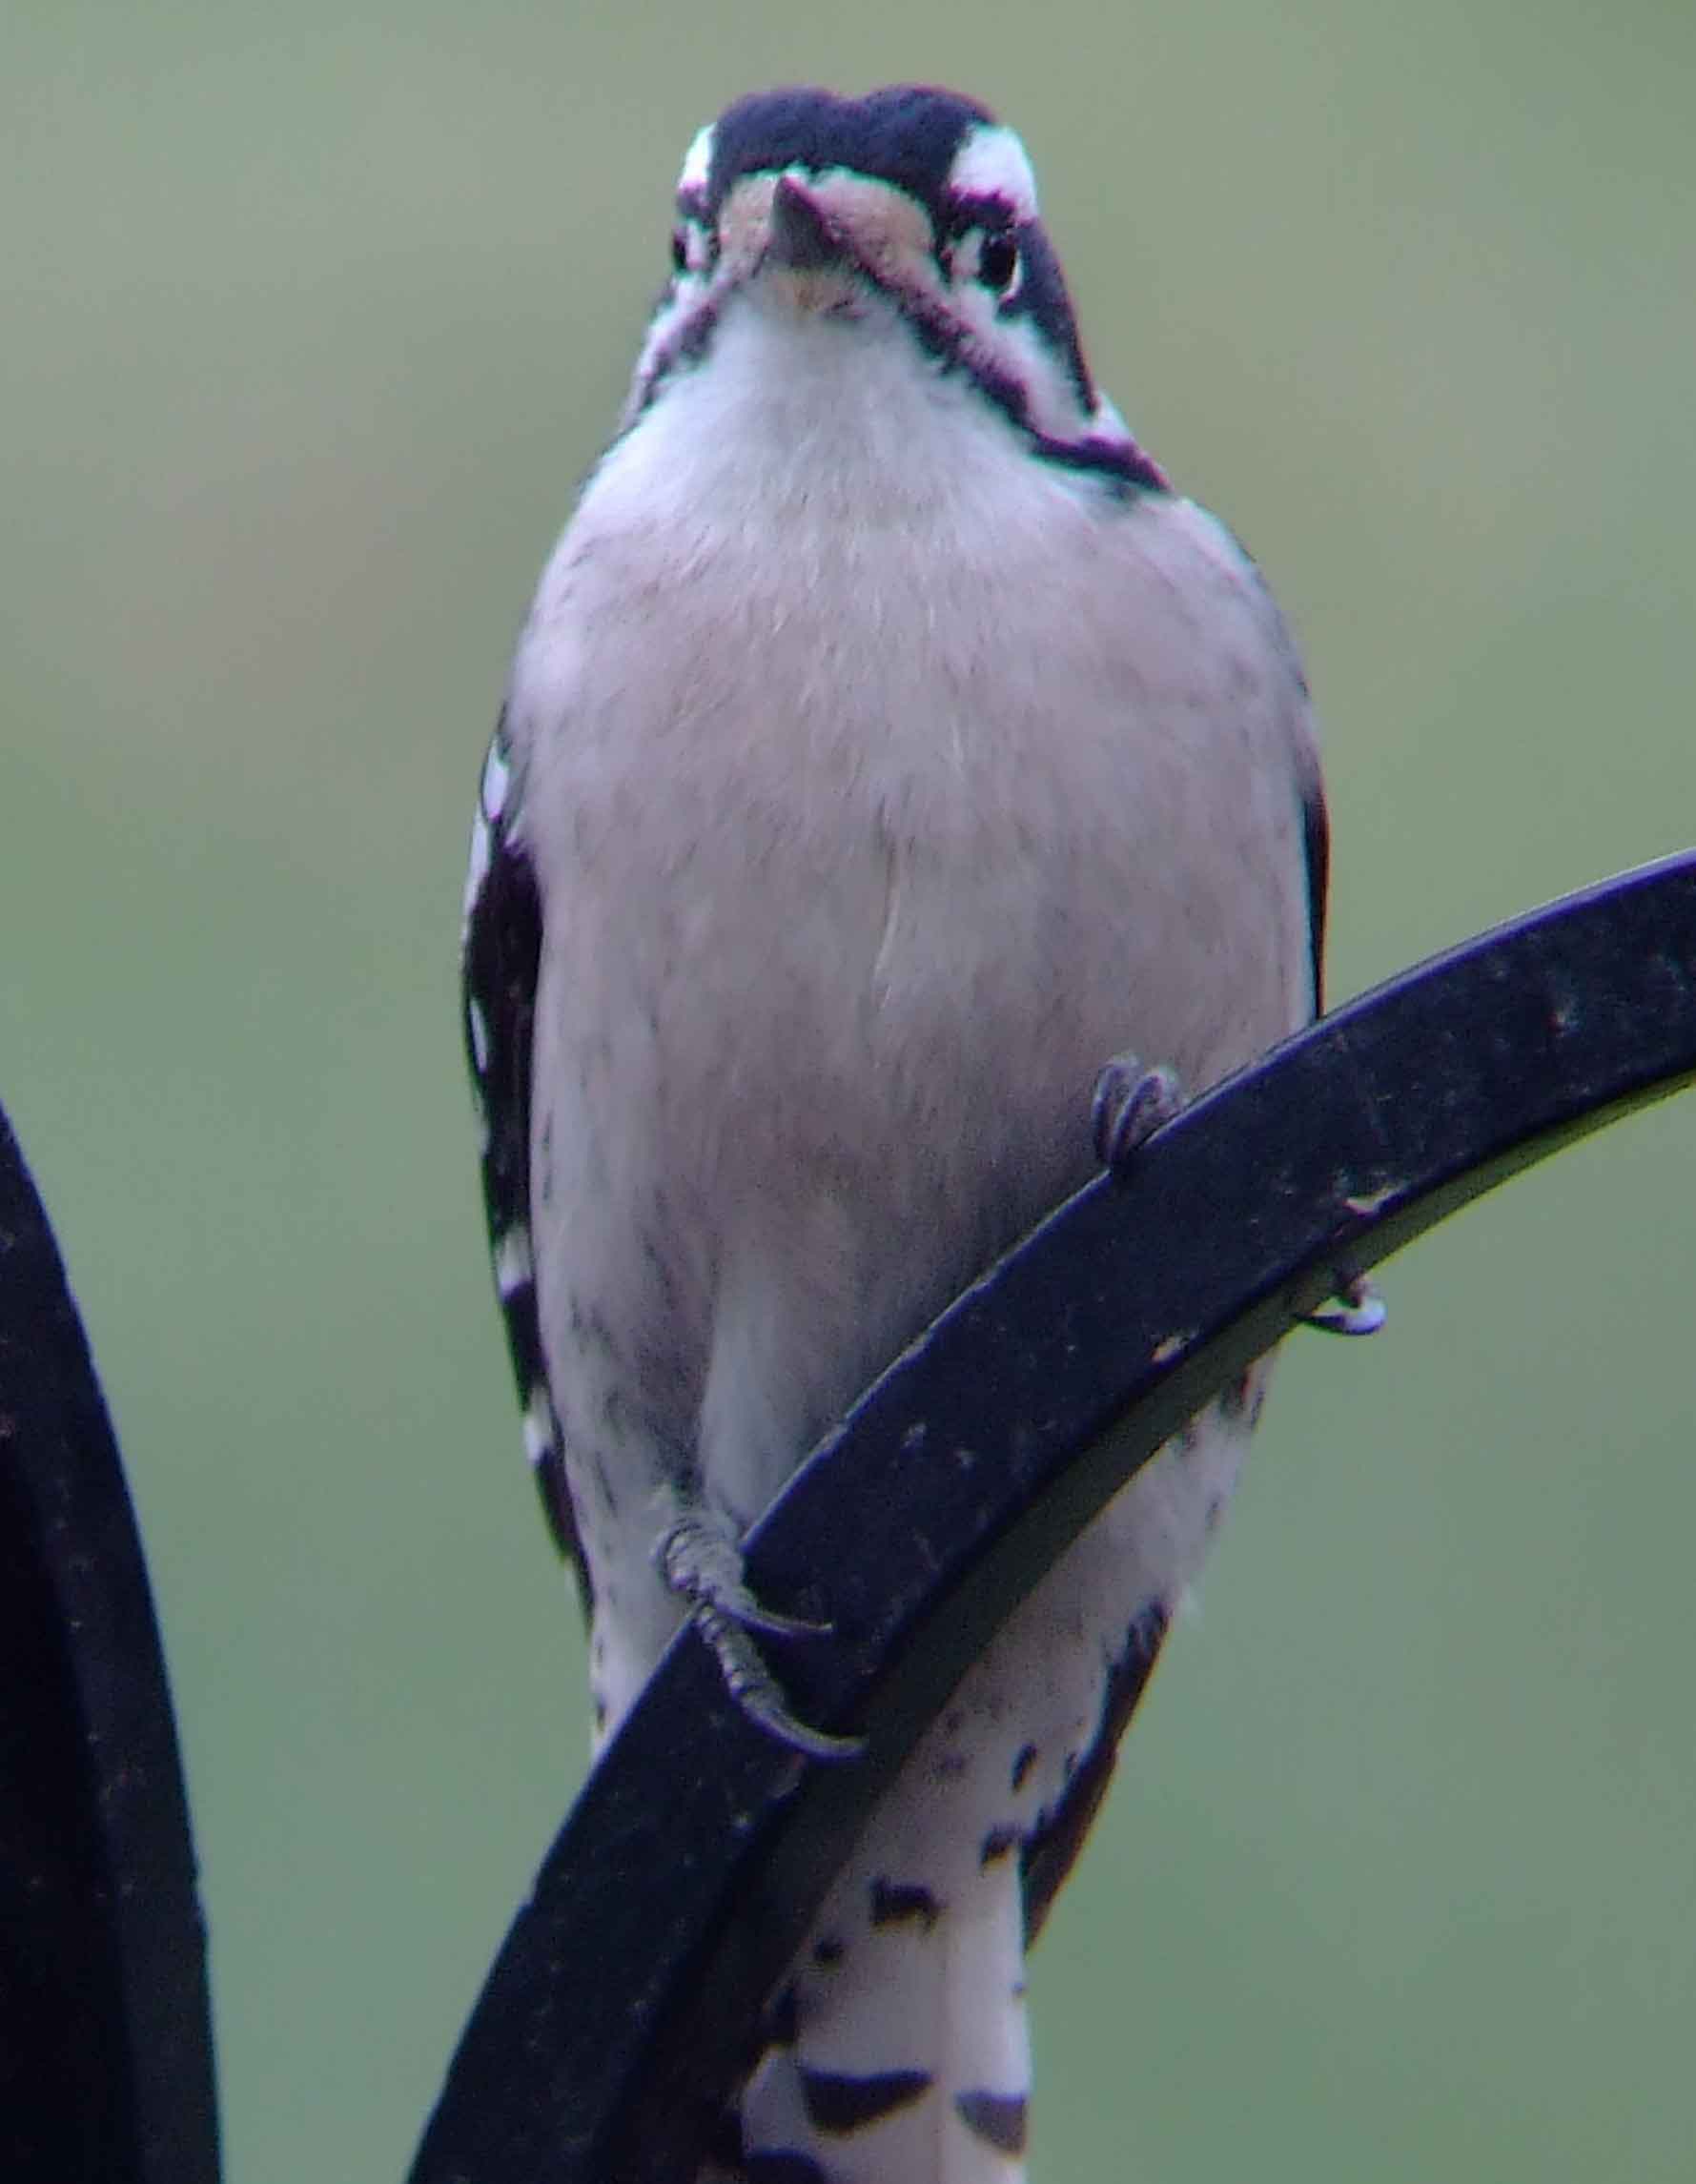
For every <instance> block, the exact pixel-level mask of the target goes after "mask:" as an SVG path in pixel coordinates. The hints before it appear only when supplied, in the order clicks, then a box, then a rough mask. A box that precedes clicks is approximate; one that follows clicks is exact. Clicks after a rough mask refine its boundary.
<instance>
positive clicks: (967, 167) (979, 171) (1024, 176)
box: [949, 121, 1036, 220]
mask: <svg viewBox="0 0 1696 2184" xmlns="http://www.w3.org/2000/svg"><path fill="white" fill-rule="evenodd" d="M949 188H950V191H956V192H958V193H959V194H961V195H962V196H968V197H999V198H1001V199H1002V201H1003V202H1004V203H1005V204H1006V205H1007V206H1008V207H1009V209H1010V210H1011V213H1012V214H1013V216H1014V217H1015V218H1016V219H1021V220H1033V219H1035V217H1036V177H1035V175H1034V174H1033V173H1032V172H1031V161H1030V159H1029V158H1028V156H1027V155H1026V152H1025V147H1024V146H1023V145H1022V144H1021V143H1020V142H1019V140H1018V137H1017V136H1016V135H1015V134H1014V133H1013V132H1012V131H1011V129H1005V128H1003V127H1002V125H1001V124H1000V123H999V122H991V121H984V122H979V124H978V125H977V127H976V128H975V129H973V130H971V132H970V133H968V135H967V136H966V139H965V141H964V142H963V143H962V144H961V146H960V149H959V151H958V152H956V153H954V163H953V165H952V166H951V167H950V169H949Z"/></svg>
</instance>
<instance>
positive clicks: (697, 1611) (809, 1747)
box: [689, 1602, 866, 1760]
mask: <svg viewBox="0 0 1696 2184" xmlns="http://www.w3.org/2000/svg"><path fill="white" fill-rule="evenodd" d="M689 1621H690V1622H691V1623H693V1624H694V1625H695V1628H696V1629H697V1630H698V1631H699V1632H700V1633H701V1635H702V1637H703V1638H704V1639H705V1641H706V1643H707V1644H708V1645H710V1646H711V1647H712V1651H713V1658H714V1660H716V1661H717V1663H718V1664H719V1672H720V1674H721V1675H722V1676H723V1677H724V1679H725V1690H726V1691H728V1692H729V1694H730V1696H731V1698H732V1699H734V1700H735V1702H736V1704H737V1705H738V1706H740V1707H741V1709H742V1711H743V1712H744V1713H745V1714H746V1716H747V1718H748V1720H749V1721H750V1722H754V1723H757V1724H758V1725H759V1726H760V1727H761V1728H763V1729H765V1730H766V1732H767V1734H768V1735H770V1736H773V1737H775V1738H776V1739H777V1741H778V1743H779V1744H780V1745H788V1746H789V1747H790V1749H791V1750H793V1751H798V1752H805V1753H806V1754H807V1758H808V1759H815V1760H851V1759H858V1757H859V1756H860V1754H861V1753H862V1752H863V1751H864V1750H865V1749H866V1745H865V1741H864V1739H862V1738H860V1737H833V1736H831V1735H830V1734H829V1732H828V1730H826V1729H815V1728H814V1727H813V1726H812V1725H811V1724H810V1723H807V1722H804V1721H802V1719H801V1718H800V1716H799V1715H798V1714H794V1713H791V1712H790V1710H789V1703H788V1701H787V1699H786V1698H785V1697H784V1694H783V1688H782V1686H781V1685H780V1684H779V1683H778V1681H777V1678H776V1677H775V1676H774V1675H773V1674H772V1673H771V1671H770V1669H769V1668H767V1667H766V1664H765V1662H764V1661H762V1660H761V1658H760V1655H759V1651H758V1648H757V1647H756V1646H755V1644H754V1642H753V1640H752V1639H751V1638H750V1637H749V1636H748V1634H747V1632H746V1629H745V1628H744V1627H743V1625H742V1624H741V1623H736V1622H733V1621H732V1620H731V1619H730V1617H729V1616H727V1615H725V1613H724V1612H723V1611H722V1610H721V1609H719V1608H716V1607H714V1606H713V1605H711V1603H710V1602H698V1603H697V1604H696V1605H695V1606H694V1607H693V1608H691V1610H690V1612H689Z"/></svg>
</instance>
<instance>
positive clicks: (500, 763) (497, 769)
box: [482, 736, 512, 819]
mask: <svg viewBox="0 0 1696 2184" xmlns="http://www.w3.org/2000/svg"><path fill="white" fill-rule="evenodd" d="M511 779H512V766H511V765H510V764H509V763H508V760H507V756H506V749H505V746H504V745H502V743H501V739H500V737H499V736H497V737H496V739H495V741H494V742H493V743H492V744H491V745H489V755H488V757H487V758H486V759H484V761H483V781H482V806H483V817H484V818H485V819H499V818H500V816H501V806H503V805H504V804H505V802H506V785H507V783H508V782H509V781H511Z"/></svg>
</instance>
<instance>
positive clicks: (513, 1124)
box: [461, 713, 591, 1609]
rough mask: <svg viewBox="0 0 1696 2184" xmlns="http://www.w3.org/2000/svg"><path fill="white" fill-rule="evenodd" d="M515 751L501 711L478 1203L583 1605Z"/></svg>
mask: <svg viewBox="0 0 1696 2184" xmlns="http://www.w3.org/2000/svg"><path fill="white" fill-rule="evenodd" d="M514 810H515V797H514V780H513V752H512V745H511V741H510V738H509V734H508V730H507V725H506V716H505V714H504V713H502V715H501V719H500V721H499V722H498V723H497V724H496V727H495V733H494V736H493V738H492V740H491V742H490V744H489V749H488V755H487V757H486V758H485V760H484V762H483V770H482V777H481V781H480V785H479V791H478V803H477V817H476V820H475V822H474V825H473V827H472V836H471V868H470V871H469V873H468V875H467V878H466V883H465V925H464V933H463V938H462V942H461V979H462V984H461V996H462V1005H463V1012H464V1030H465V1052H466V1058H467V1060H468V1061H469V1063H470V1065H471V1082H472V1087H473V1091H474V1092H475V1095H476V1099H477V1104H478V1109H479V1113H480V1121H481V1124H482V1184H483V1205H484V1208H485V1211H486V1213H487V1214H488V1222H489V1251H490V1255H491V1257H492V1258H493V1261H494V1268H495V1289H496V1294H497V1296H499V1298H500V1302H501V1317H503V1319H504V1320H505V1322H506V1342H507V1348H508V1350H509V1351H510V1352H511V1354H512V1369H513V1373H514V1376H515V1378H517V1381H518V1389H519V1401H520V1404H521V1406H522V1410H523V1417H524V1445H525V1450H526V1453H527V1454H528V1456H529V1459H530V1461H531V1464H532V1466H533V1468H534V1470H535V1473H536V1483H537V1485H538V1487H539V1489H540V1490H541V1505H542V1508H543V1510H544V1511H545V1513H546V1516H547V1521H548V1526H549V1529H550V1530H551V1531H552V1533H553V1536H554V1540H555V1542H556V1544H557V1545H558V1547H559V1549H560V1552H561V1554H562V1555H563V1556H565V1557H566V1558H567V1559H568V1560H569V1561H571V1562H572V1563H573V1565H574V1566H575V1568H576V1570H577V1575H578V1582H579V1585H580V1587H581V1588H582V1599H583V1604H584V1607H585V1609H586V1608H587V1607H588V1605H589V1604H590V1599H591V1594H590V1586H589V1574H588V1567H587V1564H586V1562H585V1561H584V1558H583V1551H582V1541H581V1540H580V1539H579V1536H578V1529H577V1521H576V1518H575V1517H574V1515H573V1513H572V1506H571V1495H570V1491H569V1489H568V1487H567V1485H566V1481H565V1452H564V1445H563V1442H562V1437H561V1432H560V1425H559V1416H558V1412H557V1409H556V1407H555V1404H554V1401H553V1398H552V1394H551V1391H550V1390H549V1387H548V1378H547V1360H546V1358H545V1357H544V1356H543V1353H542V1347H541V1321H540V1318H539V1317H538V1313H537V1304H536V1268H535V1259H534V1255H533V1252H532V1249H531V1226H530V1083H531V1051H532V1047H533V1045H534V1039H535V1024H536V984H537V976H538V972H539V970H540V967H541V894H540V891H539V890H538V888H537V884H536V874H535V871H534V869H533V868H532V866H531V863H530V859H529V857H528V855H527V854H526V852H525V850H524V847H523V845H522V843H521V840H520V839H519V837H518V833H517V830H516V828H515V827H514V825H513V814H514Z"/></svg>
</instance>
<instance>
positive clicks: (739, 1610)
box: [654, 1509, 865, 1760]
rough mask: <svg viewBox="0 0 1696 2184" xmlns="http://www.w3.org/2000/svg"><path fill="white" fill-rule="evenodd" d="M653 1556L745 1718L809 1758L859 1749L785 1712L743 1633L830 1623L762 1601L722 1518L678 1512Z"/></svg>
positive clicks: (815, 1631)
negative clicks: (750, 1587) (748, 1581)
mask: <svg viewBox="0 0 1696 2184" xmlns="http://www.w3.org/2000/svg"><path fill="white" fill-rule="evenodd" d="M654 1561H655V1562H656V1563H657V1564H658V1566H659V1569H660V1572H661V1575H662V1576H663V1577H664V1580H665V1582H666V1585H667V1587H668V1588H669V1590H670V1591H672V1592H673V1593H675V1594H676V1595H677V1597H678V1599H679V1600H681V1601H684V1602H686V1603H687V1606H688V1614H689V1621H690V1622H691V1623H693V1624H694V1625H695V1628H696V1629H697V1630H698V1631H699V1632H700V1633H701V1635H702V1637H703V1638H704V1639H705V1641H706V1643H707V1644H708V1645H710V1646H711V1648H712V1651H713V1658H714V1659H715V1660H716V1661H717V1663H718V1664H719V1671H720V1673H721V1674H722V1675H723V1677H724V1679H725V1690H726V1691H728V1692H729V1694H730V1696H731V1698H732V1699H734V1700H735V1702H736V1704H737V1705H738V1706H740V1707H741V1709H742V1711H743V1712H744V1713H745V1714H746V1716H747V1718H748V1719H749V1721H751V1722H756V1723H758V1724H759V1725H760V1727H761V1728H763V1729H765V1730H766V1731H767V1732H768V1733H769V1734H770V1735H771V1736H774V1737H775V1738H776V1739H777V1740H778V1742H779V1743H780V1744H784V1745H789V1746H790V1747H791V1748H792V1749H793V1750H795V1751H798V1752H805V1753H806V1754H807V1757H808V1758H810V1759H818V1760H843V1759H853V1758H855V1757H856V1756H857V1755H858V1754H859V1753H860V1752H861V1751H862V1750H864V1748H865V1747H864V1745H863V1744H862V1743H861V1741H860V1739H859V1738H857V1737H833V1736H830V1735H829V1734H828V1732H827V1731H825V1730H823V1729H815V1728H812V1727H810V1726H809V1725H807V1723H806V1722H804V1721H802V1720H801V1719H800V1718H799V1716H798V1715H795V1714H793V1713H791V1712H790V1710H789V1705H788V1702H787V1700H786V1699H785V1697H784V1694H783V1689H782V1686H781V1685H780V1684H779V1683H778V1681H777V1678H776V1677H775V1676H774V1675H773V1674H772V1673H771V1670H770V1669H769V1668H768V1667H767V1666H766V1663H765V1662H764V1661H763V1660H762V1659H761V1657H760V1651H759V1648H758V1647H757V1646H756V1645H755V1643H754V1642H753V1639H752V1638H751V1637H750V1636H749V1633H750V1632H751V1631H756V1630H757V1631H764V1632H766V1634H768V1635H769V1636H771V1637H775V1638H822V1637H826V1636H828V1633H829V1629H830V1625H829V1624H828V1623H809V1622H807V1620H806V1619H805V1618H804V1617H802V1616H795V1615H780V1614H778V1613H777V1612H776V1610H775V1609H772V1608H768V1607H764V1606H762V1605H761V1603H760V1602H759V1600H758V1599H757V1598H756V1597H755V1595H754V1594H753V1593H751V1592H750V1591H749V1590H748V1587H747V1584H746V1581H745V1579H744V1576H743V1566H742V1550H741V1548H740V1547H739V1546H738V1545H737V1543H736V1541H734V1540H733V1539H732V1538H731V1536H730V1534H729V1533H728V1532H727V1531H726V1530H725V1527H724V1526H723V1524H721V1523H720V1522H719V1521H717V1520H716V1519H715V1518H714V1517H713V1516H711V1515H710V1514H708V1513H704V1512H702V1511H700V1510H698V1509H691V1510H687V1511H685V1513H684V1514H683V1515H682V1516H679V1517H677V1518H676V1519H674V1521H672V1522H671V1523H670V1524H668V1525H667V1526H666V1527H665V1529H664V1531H663V1532H662V1533H661V1535H660V1537H659V1539H658V1540H657V1541H655V1542H654Z"/></svg>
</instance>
